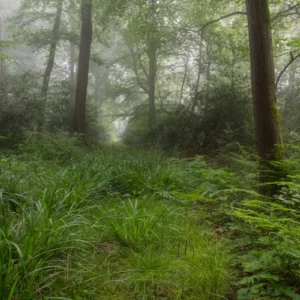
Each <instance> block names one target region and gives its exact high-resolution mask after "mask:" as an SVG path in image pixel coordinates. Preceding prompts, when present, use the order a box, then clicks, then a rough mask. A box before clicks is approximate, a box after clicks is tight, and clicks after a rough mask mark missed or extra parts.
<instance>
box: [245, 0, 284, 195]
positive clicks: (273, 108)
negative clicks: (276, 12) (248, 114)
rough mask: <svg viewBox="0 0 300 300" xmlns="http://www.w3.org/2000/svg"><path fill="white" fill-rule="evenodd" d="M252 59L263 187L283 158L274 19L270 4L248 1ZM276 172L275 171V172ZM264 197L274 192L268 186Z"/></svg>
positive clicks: (256, 0)
mask: <svg viewBox="0 0 300 300" xmlns="http://www.w3.org/2000/svg"><path fill="white" fill-rule="evenodd" d="M246 5H247V16H248V30H249V42H250V57H251V82H252V97H253V106H254V119H255V131H256V140H257V150H258V155H259V157H260V162H261V168H262V170H261V172H260V183H261V184H265V183H266V182H269V181H270V178H271V174H270V171H267V170H270V169H272V161H274V160H278V159H279V158H280V155H281V147H280V146H281V145H282V135H281V122H280V114H279V110H278V105H277V99H276V85H275V72H274V61H273V50H272V34H271V19H270V12H269V3H268V0H246ZM273 171H274V170H273ZM260 191H261V193H262V194H265V195H269V194H272V193H273V192H274V191H273V189H272V190H271V189H270V188H269V187H267V186H262V187H261V188H260Z"/></svg>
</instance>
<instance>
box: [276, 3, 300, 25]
mask: <svg viewBox="0 0 300 300" xmlns="http://www.w3.org/2000/svg"><path fill="white" fill-rule="evenodd" d="M298 7H300V3H297V4H295V5H292V6H290V7H288V8H287V9H285V10H280V11H279V12H278V13H277V14H276V15H275V16H273V17H272V21H274V20H276V19H278V18H280V17H284V16H286V15H291V14H287V13H289V12H290V11H291V10H293V9H296V8H298ZM296 13H297V11H296Z"/></svg>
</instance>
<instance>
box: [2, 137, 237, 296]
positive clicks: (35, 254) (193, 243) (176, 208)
mask: <svg viewBox="0 0 300 300" xmlns="http://www.w3.org/2000/svg"><path fill="white" fill-rule="evenodd" d="M49 140H50V141H51V139H50V138H49V137H46V141H44V143H48V142H49ZM32 143H33V142H32V141H31V142H30V144H29V146H28V145H25V146H24V149H23V150H22V151H21V152H20V153H19V154H18V155H14V154H11V155H7V156H4V157H2V158H1V160H0V203H1V205H0V228H1V230H0V295H1V299H8V300H15V299H22V300H23V299H24V300H27V299H28V300H34V299H204V300H205V299H220V297H221V298H222V297H224V296H225V295H226V294H228V293H229V283H230V280H231V277H232V271H231V268H230V258H231V257H230V254H229V251H228V249H229V248H230V247H229V245H228V243H227V242H226V241H224V240H223V239H221V238H220V237H216V236H215V235H214V231H213V230H212V229H211V228H209V227H208V226H207V224H204V223H203V224H202V223H201V220H200V219H199V218H201V214H199V212H198V211H197V207H195V206H194V205H193V203H192V202H187V201H180V200H179V197H177V196H175V194H174V191H181V192H184V193H186V192H187V190H190V189H191V187H192V186H195V185H196V184H197V181H198V183H199V185H201V180H200V177H201V176H199V174H196V175H195V174H193V167H192V166H191V167H190V169H189V170H184V169H182V171H181V172H182V173H181V174H180V175H178V174H179V173H180V172H178V170H180V168H182V167H181V166H180V164H181V162H179V161H177V160H174V159H167V158H166V157H165V156H164V155H163V154H161V153H158V152H131V151H109V152H108V151H106V150H105V149H104V150H101V151H98V150H96V149H95V150H94V151H82V150H81V149H79V148H78V149H77V148H76V147H77V146H76V145H74V144H73V141H72V142H71V144H70V143H67V144H66V145H67V147H66V149H65V148H64V147H61V145H60V144H59V147H56V146H55V143H51V147H47V145H43V147H41V146H40V144H39V145H38V146H37V147H36V148H35V147H34V145H32ZM39 143H41V142H40V141H39ZM53 144H54V146H53ZM72 147H75V148H76V150H74V151H73V150H72V151H71V150H70V148H72ZM41 149H42V150H41ZM57 149H58V150H57ZM41 151H42V153H41ZM47 151H50V153H47ZM56 151H57V153H58V155H56ZM45 152H46V153H45ZM72 153H76V154H72ZM69 155H73V156H71V157H69ZM66 157H67V158H68V159H66ZM197 163H198V162H196V164H197ZM199 163H200V164H204V162H203V161H202V160H201V162H200V160H199ZM183 178H184V181H183ZM214 179H215V178H214ZM212 184H213V183H212Z"/></svg>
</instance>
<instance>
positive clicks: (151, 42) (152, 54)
mask: <svg viewBox="0 0 300 300" xmlns="http://www.w3.org/2000/svg"><path fill="white" fill-rule="evenodd" d="M149 5H150V8H149V9H150V13H149V29H148V51H147V53H148V57H149V78H148V98H149V130H150V133H153V130H154V128H155V125H156V107H155V83H156V76H157V26H156V0H149Z"/></svg>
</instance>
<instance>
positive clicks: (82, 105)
mask: <svg viewBox="0 0 300 300" xmlns="http://www.w3.org/2000/svg"><path fill="white" fill-rule="evenodd" d="M81 16H82V28H81V40H80V52H79V61H78V75H77V89H76V99H75V128H74V130H75V132H78V133H79V134H85V133H86V126H85V123H86V122H85V114H86V97H87V87H88V77H89V63H90V56H91V44H92V36H93V25H92V0H82V7H81Z"/></svg>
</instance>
